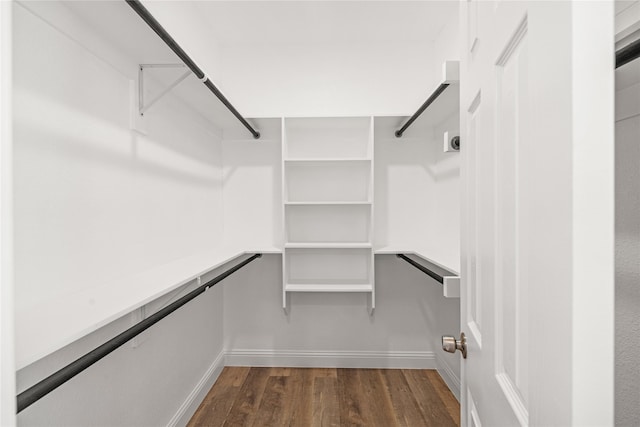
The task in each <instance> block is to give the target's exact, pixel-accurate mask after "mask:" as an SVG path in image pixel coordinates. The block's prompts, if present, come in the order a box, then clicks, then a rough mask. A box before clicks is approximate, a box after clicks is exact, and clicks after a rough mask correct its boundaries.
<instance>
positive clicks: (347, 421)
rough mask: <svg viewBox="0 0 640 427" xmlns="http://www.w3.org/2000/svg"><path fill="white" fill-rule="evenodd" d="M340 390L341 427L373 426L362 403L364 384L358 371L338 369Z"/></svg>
mask: <svg viewBox="0 0 640 427" xmlns="http://www.w3.org/2000/svg"><path fill="white" fill-rule="evenodd" d="M338 390H339V395H338V401H339V404H340V425H341V426H370V425H372V424H373V421H372V420H370V419H369V418H368V414H367V413H366V408H365V407H364V402H363V401H362V392H361V391H362V384H361V383H360V377H359V375H358V370H357V369H338Z"/></svg>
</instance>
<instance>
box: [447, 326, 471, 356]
mask: <svg viewBox="0 0 640 427" xmlns="http://www.w3.org/2000/svg"><path fill="white" fill-rule="evenodd" d="M442 349H443V350H444V351H446V352H449V353H455V352H456V350H460V352H461V353H462V358H463V359H466V358H467V338H466V337H465V336H464V332H461V333H460V339H459V340H457V339H456V338H455V337H452V336H449V335H443V336H442Z"/></svg>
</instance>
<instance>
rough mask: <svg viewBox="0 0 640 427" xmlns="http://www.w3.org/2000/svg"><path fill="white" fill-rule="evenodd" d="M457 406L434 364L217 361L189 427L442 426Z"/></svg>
mask: <svg viewBox="0 0 640 427" xmlns="http://www.w3.org/2000/svg"><path fill="white" fill-rule="evenodd" d="M459 413H460V405H459V404H458V402H457V401H456V399H455V397H454V396H453V394H452V393H451V392H450V391H449V389H448V388H447V386H446V384H445V383H444V381H442V378H440V376H439V375H438V373H437V371H428V370H386V369H334V368H328V369H326V368H225V369H224V370H223V371H222V373H221V374H220V377H219V378H218V380H217V381H216V383H215V384H214V386H213V387H212V389H211V390H210V392H209V393H208V395H207V397H206V398H205V399H204V400H203V402H202V404H201V405H200V407H199V408H198V410H197V411H196V413H195V414H194V416H193V417H192V419H191V420H190V422H189V427H202V426H207V427H214V426H215V427H218V426H222V425H224V426H233V427H239V426H247V427H249V426H269V427H271V426H289V427H309V426H321V427H325V426H327V427H330V426H372V427H377V426H380V427H394V426H403V427H404V426H406V427H414V426H437V427H447V426H459V423H460V416H459Z"/></svg>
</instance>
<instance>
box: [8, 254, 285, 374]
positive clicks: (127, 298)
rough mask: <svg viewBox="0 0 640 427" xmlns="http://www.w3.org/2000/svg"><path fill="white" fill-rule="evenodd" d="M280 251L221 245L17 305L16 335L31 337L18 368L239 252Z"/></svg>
mask: <svg viewBox="0 0 640 427" xmlns="http://www.w3.org/2000/svg"><path fill="white" fill-rule="evenodd" d="M281 252H282V251H281V250H280V249H278V248H274V247H265V248H255V250H248V249H240V248H231V247H222V248H218V249H214V250H211V251H208V252H205V253H200V254H197V255H193V256H190V257H186V258H182V259H178V260H175V261H173V262H170V263H167V264H165V265H162V266H159V267H156V268H153V269H151V270H148V271H145V272H144V273H141V274H137V275H134V276H130V277H127V278H125V279H122V280H118V281H114V282H111V283H108V284H107V285H105V286H101V287H99V288H89V289H87V290H86V291H84V292H79V293H75V294H72V295H63V296H60V298H59V299H57V300H55V301H47V302H46V304H45V303H43V304H42V305H41V306H38V307H21V306H17V307H16V334H17V336H20V337H29V339H28V340H25V339H23V340H18V341H17V342H16V349H15V351H16V368H17V369H22V368H24V367H25V366H27V365H29V364H31V363H33V362H35V361H37V360H39V359H41V358H42V357H44V356H47V355H49V354H51V353H53V352H54V351H57V350H59V349H61V348H62V347H64V346H66V345H68V344H70V343H72V342H74V341H76V340H77V339H79V338H82V337H84V336H86V335H88V334H90V333H92V332H94V331H96V330H98V329H99V328H101V327H102V326H104V325H107V324H108V323H110V322H113V321H114V320H116V319H118V318H120V317H122V316H123V315H125V314H127V313H131V312H132V311H134V310H136V309H138V308H140V307H142V306H144V305H146V304H148V303H150V302H152V301H154V300H155V299H157V298H160V297H161V296H163V295H166V294H167V293H169V292H171V291H173V290H175V289H177V288H179V287H181V286H183V285H185V284H188V283H191V282H193V281H195V280H197V279H198V278H199V277H202V276H204V275H206V274H207V273H209V272H211V271H213V270H214V269H216V268H218V267H221V266H222V265H224V264H226V263H228V262H230V261H233V260H236V259H237V258H238V257H241V256H243V255H246V254H253V253H264V254H267V253H270V254H275V253H281Z"/></svg>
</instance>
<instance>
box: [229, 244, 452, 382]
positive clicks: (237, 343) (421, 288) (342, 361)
mask: <svg viewBox="0 0 640 427" xmlns="http://www.w3.org/2000/svg"><path fill="white" fill-rule="evenodd" d="M259 265H260V268H257V267H256V268H253V269H246V270H241V271H239V272H238V273H236V274H235V275H234V276H231V277H230V278H229V279H228V281H227V282H226V284H225V291H224V307H225V311H224V339H225V349H226V351H227V364H230V365H236V364H238V365H247V364H248V365H253V366H256V365H266V366H285V365H287V366H290V365H298V366H341V367H355V366H369V367H389V368H392V367H409V366H412V367H431V368H435V367H436V366H437V362H436V360H435V357H436V355H440V353H441V352H442V350H440V349H439V347H438V345H439V344H438V343H437V341H438V340H439V337H440V335H442V334H445V333H448V331H450V329H451V328H454V327H457V322H458V320H459V311H458V310H459V302H458V300H457V299H446V298H444V297H443V296H442V286H441V285H440V284H439V283H437V282H435V281H433V280H431V279H429V278H428V277H427V276H425V275H424V274H423V273H421V272H419V271H418V270H415V269H413V267H411V266H409V265H408V264H406V263H405V262H403V261H401V260H399V259H397V258H396V257H394V256H391V255H379V256H376V309H375V311H374V314H373V315H372V316H370V315H369V313H368V312H367V295H366V294H350V293H338V294H335V293H293V294H291V295H290V301H289V310H288V313H286V312H285V311H284V310H283V309H282V259H281V256H280V255H265V256H264V257H263V258H262V259H261V260H260V264H259ZM414 270H415V271H414ZM436 337H437V339H436ZM449 356H450V357H449ZM442 358H443V359H445V360H446V361H445V362H444V363H446V364H447V365H448V366H451V369H452V370H453V371H454V372H456V374H458V373H459V365H458V364H459V361H458V357H457V355H448V354H444V353H443V356H442ZM448 359H451V360H448Z"/></svg>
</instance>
